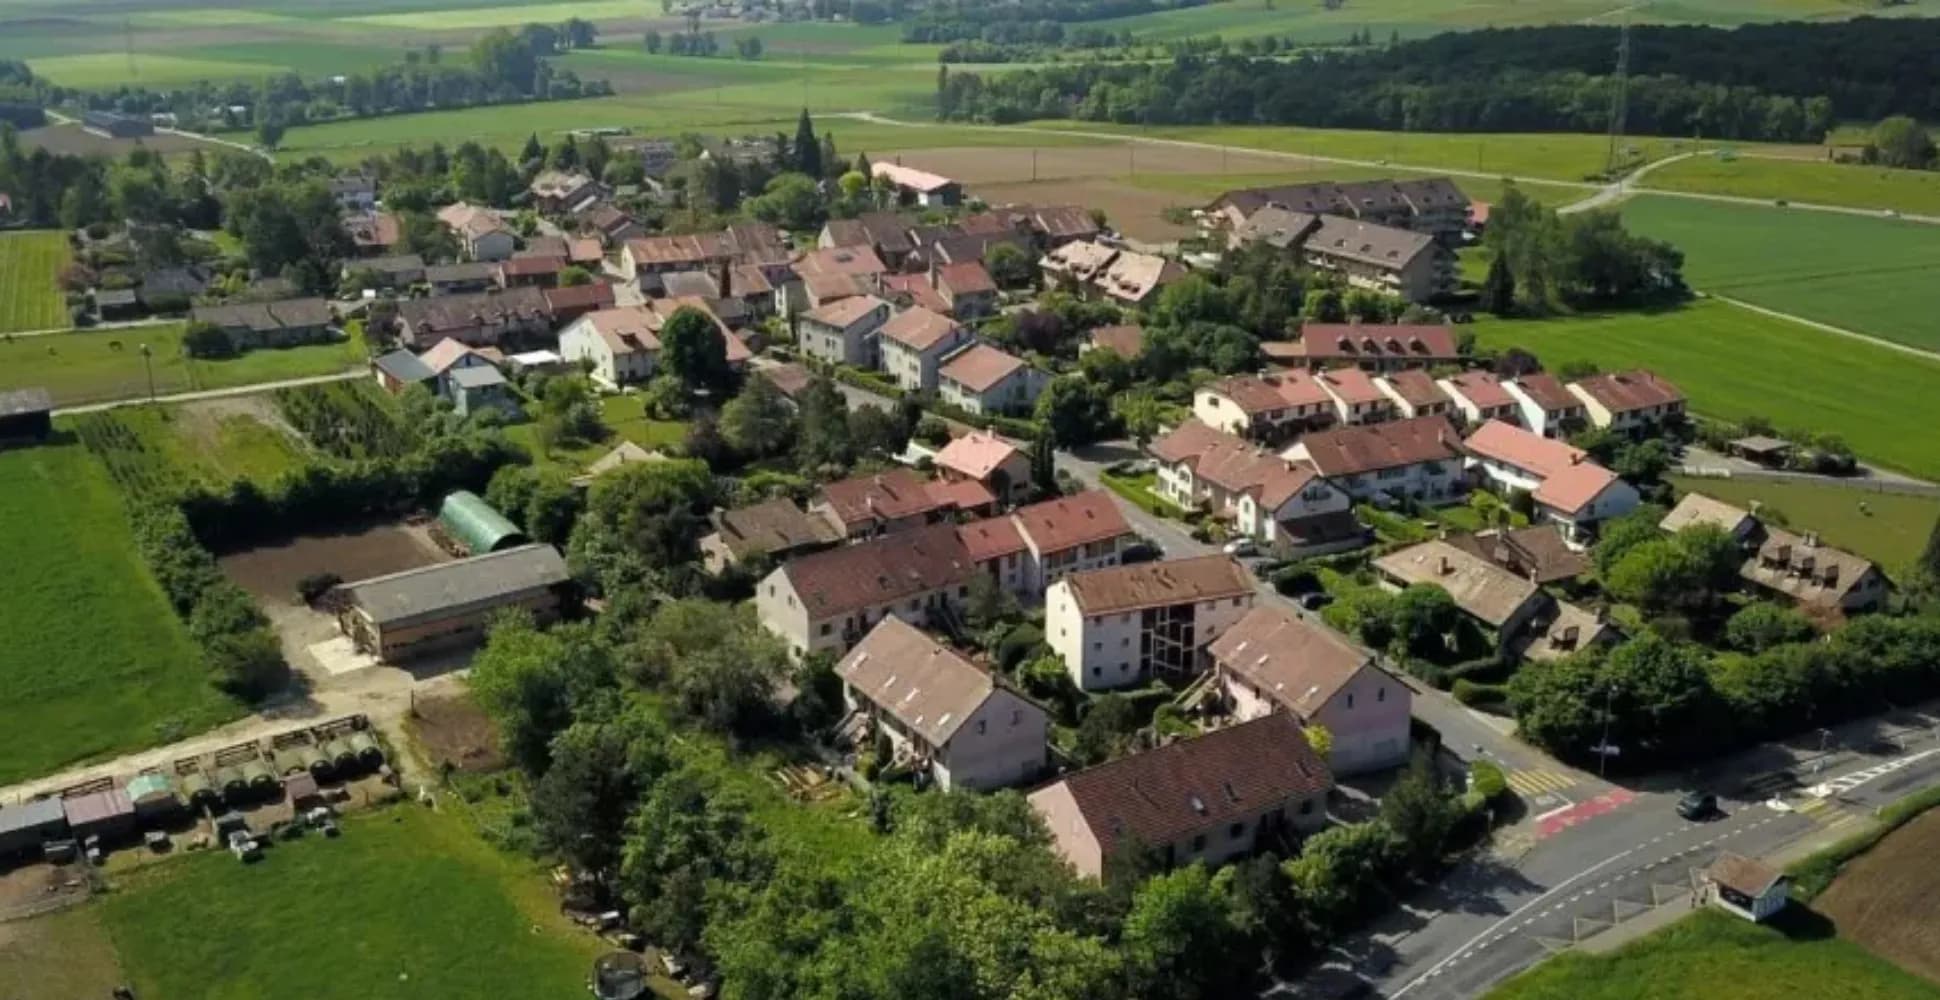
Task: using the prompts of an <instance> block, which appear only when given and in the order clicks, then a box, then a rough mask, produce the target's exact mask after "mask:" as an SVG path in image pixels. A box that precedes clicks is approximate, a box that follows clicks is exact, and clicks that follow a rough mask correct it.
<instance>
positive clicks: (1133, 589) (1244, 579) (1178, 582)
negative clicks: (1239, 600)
mask: <svg viewBox="0 0 1940 1000" xmlns="http://www.w3.org/2000/svg"><path fill="white" fill-rule="evenodd" d="M1062 583H1063V585H1064V586H1066V587H1069V588H1070V589H1071V598H1072V600H1074V601H1076V602H1077V605H1078V610H1080V611H1082V612H1084V613H1085V614H1087V615H1100V614H1112V613H1116V612H1120V611H1136V610H1139V609H1141V608H1162V607H1166V606H1169V605H1173V604H1193V603H1197V602H1199V601H1223V600H1226V599H1228V598H1232V597H1247V596H1251V595H1252V593H1253V579H1252V577H1250V576H1248V575H1247V573H1246V569H1245V567H1243V566H1241V565H1240V564H1239V563H1237V562H1234V561H1233V559H1232V557H1231V556H1223V555H1215V556H1199V557H1197V558H1193V559H1174V560H1171V561H1169V562H1148V563H1135V564H1133V565H1130V566H1110V567H1107V568H1105V569H1094V570H1087V571H1085V572H1082V573H1073V574H1071V575H1070V576H1067V577H1065V578H1064V580H1063V581H1062Z"/></svg>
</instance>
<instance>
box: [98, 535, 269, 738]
mask: <svg viewBox="0 0 1940 1000" xmlns="http://www.w3.org/2000/svg"><path fill="white" fill-rule="evenodd" d="M130 520H131V522H132V523H133V526H134V529H135V546H136V548H137V549H138V550H139V551H140V552H141V555H142V558H143V559H144V560H146V561H147V562H148V565H149V568H150V570H151V571H153V572H154V574H155V579H156V581H157V582H159V583H160V584H161V585H162V590H163V592H164V593H166V594H167V595H168V600H169V604H170V605H171V606H172V607H173V608H174V609H175V613H176V614H177V615H178V616H180V617H181V619H182V620H183V621H184V622H187V623H188V626H189V635H190V636H191V637H193V638H194V639H195V641H196V644H197V645H199V646H201V647H202V652H203V655H204V657H205V658H206V662H207V665H208V668H209V680H210V682H211V683H213V684H215V685H216V686H217V687H219V688H221V689H223V690H224V691H227V692H229V693H230V694H232V695H235V696H237V697H239V698H247V699H252V700H253V699H257V698H262V697H264V696H265V695H268V694H270V693H271V692H274V691H276V690H277V689H279V688H281V687H282V686H283V684H284V683H285V682H286V681H287V680H288V679H289V675H290V666H289V664H288V663H287V662H285V661H284V659H283V647H282V644H281V643H279V642H278V641H277V639H276V633H274V632H272V631H271V630H270V627H269V619H268V618H267V617H265V616H264V615H263V612H262V611H261V610H260V609H258V608H257V607H256V602H255V601H254V600H252V599H250V596H249V595H248V594H247V593H245V592H244V591H243V589H242V588H241V587H238V586H237V585H236V584H235V583H234V582H233V581H231V580H229V579H228V578H227V577H225V576H223V575H222V571H221V570H220V569H218V568H217V567H216V560H215V556H213V555H210V554H209V550H208V549H205V548H203V547H202V545H201V543H200V542H198V541H197V540H196V538H195V533H194V531H192V530H191V529H190V527H189V520H188V518H187V517H186V516H184V515H183V513H182V511H181V510H179V509H178V508H176V507H174V506H171V505H169V504H167V503H163V502H159V501H156V502H148V503H142V504H140V505H138V506H136V507H134V509H133V510H132V511H131V512H130Z"/></svg>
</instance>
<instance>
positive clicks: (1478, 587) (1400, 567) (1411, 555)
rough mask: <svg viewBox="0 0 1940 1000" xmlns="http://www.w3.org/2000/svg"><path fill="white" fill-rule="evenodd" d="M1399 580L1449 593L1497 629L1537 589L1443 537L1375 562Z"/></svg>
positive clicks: (1461, 604) (1471, 613)
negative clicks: (1430, 586)
mask: <svg viewBox="0 0 1940 1000" xmlns="http://www.w3.org/2000/svg"><path fill="white" fill-rule="evenodd" d="M1374 565H1375V566H1376V567H1377V568H1379V569H1380V570H1381V571H1382V572H1384V573H1386V574H1388V575H1389V576H1391V577H1393V578H1394V579H1396V580H1399V581H1401V582H1402V583H1403V584H1417V583H1419V584H1430V585H1433V586H1436V587H1440V588H1441V589H1443V590H1446V591H1448V596H1450V597H1452V598H1454V599H1455V604H1456V606H1457V607H1460V608H1461V609H1462V610H1463V611H1465V612H1467V613H1468V614H1469V615H1471V616H1473V617H1474V618H1476V619H1477V620H1479V621H1481V622H1483V623H1484V624H1486V625H1488V626H1489V627H1490V628H1501V627H1502V626H1503V625H1504V624H1506V623H1507V622H1508V621H1509V619H1510V618H1512V617H1514V616H1515V613H1516V611H1517V610H1518V609H1520V608H1521V607H1522V606H1523V605H1525V604H1527V603H1528V602H1529V601H1530V600H1531V599H1532V598H1534V597H1536V596H1537V595H1538V594H1539V593H1541V588H1539V587H1537V586H1536V585H1535V584H1533V583H1531V582H1529V581H1528V580H1525V579H1523V578H1522V577H1519V576H1517V575H1515V574H1514V573H1511V572H1509V571H1508V570H1506V569H1503V568H1502V567H1500V566H1497V565H1496V564H1495V563H1493V562H1490V561H1489V560H1487V559H1483V558H1481V557H1480V556H1477V555H1475V554H1474V553H1472V552H1468V551H1466V550H1463V549H1460V548H1457V547H1455V546H1453V545H1450V544H1449V543H1447V542H1445V541H1440V540H1436V541H1430V542H1422V543H1421V544H1419V545H1413V546H1409V547H1408V548H1405V549H1402V550H1400V551H1398V552H1390V553H1388V554H1387V555H1385V556H1382V557H1380V558H1379V559H1376V560H1374Z"/></svg>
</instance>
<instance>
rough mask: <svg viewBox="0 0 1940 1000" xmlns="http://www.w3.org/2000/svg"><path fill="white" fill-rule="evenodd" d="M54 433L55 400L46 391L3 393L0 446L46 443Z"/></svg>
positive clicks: (1, 397) (33, 390)
mask: <svg viewBox="0 0 1940 1000" xmlns="http://www.w3.org/2000/svg"><path fill="white" fill-rule="evenodd" d="M53 433H54V397H53V396H51V395H49V394H48V392H47V390H46V389H14V390H10V391H7V392H0V445H5V444H16V443H18V444H31V443H33V442H36V441H45V440H47V438H48V436H49V435H51V434H53Z"/></svg>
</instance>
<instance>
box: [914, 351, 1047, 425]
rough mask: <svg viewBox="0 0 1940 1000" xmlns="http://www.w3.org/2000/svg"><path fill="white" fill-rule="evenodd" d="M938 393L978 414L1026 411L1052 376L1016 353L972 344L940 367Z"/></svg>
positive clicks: (1024, 412)
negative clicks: (1032, 365)
mask: <svg viewBox="0 0 1940 1000" xmlns="http://www.w3.org/2000/svg"><path fill="white" fill-rule="evenodd" d="M936 379H937V396H938V398H940V399H942V400H943V401H944V402H945V403H949V404H950V405H952V406H956V407H960V408H961V409H963V410H964V411H965V412H968V413H975V414H979V415H988V414H1027V413H1030V412H1031V410H1032V409H1033V408H1035V407H1036V406H1037V397H1039V396H1041V395H1043V394H1044V389H1045V387H1046V386H1047V385H1049V384H1050V381H1051V380H1050V376H1048V375H1046V374H1045V373H1044V372H1042V371H1040V370H1038V369H1037V368H1033V367H1031V365H1029V364H1028V363H1026V362H1025V361H1024V359H1023V358H1020V357H1018V356H1016V355H1014V354H1010V353H1007V352H1005V351H1000V350H998V349H997V348H995V347H991V346H990V345H989V344H973V345H971V346H970V347H967V348H964V349H963V350H960V351H958V352H957V353H956V354H954V355H952V356H951V357H950V358H949V359H948V360H947V361H945V362H944V363H943V365H942V367H940V368H938V369H937V373H936Z"/></svg>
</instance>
